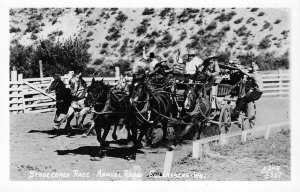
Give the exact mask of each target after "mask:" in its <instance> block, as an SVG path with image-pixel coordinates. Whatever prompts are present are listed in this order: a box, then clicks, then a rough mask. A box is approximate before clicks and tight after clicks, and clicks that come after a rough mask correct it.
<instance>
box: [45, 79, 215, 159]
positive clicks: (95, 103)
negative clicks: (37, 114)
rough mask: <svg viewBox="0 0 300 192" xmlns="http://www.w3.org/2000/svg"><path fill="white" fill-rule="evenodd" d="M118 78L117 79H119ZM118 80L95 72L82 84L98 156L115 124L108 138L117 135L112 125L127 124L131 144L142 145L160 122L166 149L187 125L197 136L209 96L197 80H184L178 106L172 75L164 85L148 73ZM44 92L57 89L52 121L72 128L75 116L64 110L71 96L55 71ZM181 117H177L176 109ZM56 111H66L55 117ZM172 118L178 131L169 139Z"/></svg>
mask: <svg viewBox="0 0 300 192" xmlns="http://www.w3.org/2000/svg"><path fill="white" fill-rule="evenodd" d="M120 82H121V83H120ZM120 82H119V83H118V84H117V85H114V86H112V85H109V84H107V83H106V82H104V81H103V80H100V81H96V80H95V79H94V78H93V79H92V82H91V84H90V86H89V87H88V89H87V96H86V98H85V101H84V103H85V105H86V107H89V108H90V109H91V110H90V111H91V112H92V114H93V117H92V124H91V126H90V128H88V130H87V132H86V134H88V133H89V132H90V131H91V129H92V128H94V129H95V131H96V134H97V140H98V142H99V143H100V150H99V157H102V156H103V155H104V149H105V148H106V147H107V146H108V144H107V142H106V138H107V136H108V134H109V133H110V130H111V126H114V129H113V132H112V138H113V139H114V140H117V139H118V138H117V131H119V130H121V129H122V128H124V127H125V128H126V129H127V134H128V140H130V141H132V142H133V144H134V146H133V147H134V149H139V148H141V147H143V144H142V140H143V139H144V137H145V139H146V143H147V144H148V145H149V146H153V147H154V146H155V145H156V144H153V143H152V141H153V130H154V129H156V128H157V127H161V128H162V130H163V131H162V132H163V135H162V140H161V142H162V143H163V142H165V141H168V142H169V143H171V144H170V145H169V150H174V149H175V147H176V145H178V144H179V143H180V142H181V141H182V140H183V139H184V137H185V135H186V134H187V133H188V132H190V131H191V130H196V132H197V133H198V137H199V136H200V134H201V131H202V129H203V127H204V124H205V122H206V121H207V119H206V116H207V114H208V113H209V111H210V102H209V99H208V98H207V97H206V96H205V95H206V94H205V86H204V85H201V84H190V85H186V88H185V91H184V94H183V96H184V99H183V105H182V107H181V108H182V109H181V110H179V108H178V103H177V101H176V99H175V98H176V97H177V95H176V94H177V91H176V83H175V81H166V82H165V83H164V85H163V86H160V87H157V86H156V85H155V84H153V83H151V77H149V76H148V75H146V74H143V75H142V77H141V78H134V79H133V80H132V82H131V83H128V82H127V81H125V80H124V79H121V81H120ZM47 91H48V92H51V91H55V93H56V100H57V101H56V107H57V110H56V114H55V118H54V121H55V123H56V125H58V126H57V127H60V125H61V124H62V123H63V122H64V121H67V123H66V127H65V130H66V131H67V132H71V131H72V128H71V126H70V122H71V120H72V118H73V116H74V113H72V114H71V115H70V114H69V115H66V114H68V111H69V108H70V105H71V102H72V96H71V91H70V89H69V88H66V85H65V84H64V82H63V81H62V80H61V78H60V77H59V76H58V75H55V76H54V80H53V81H52V83H51V85H50V87H49V88H48V90H47ZM179 113H180V114H181V118H178V114H179ZM60 114H65V115H66V117H65V118H63V119H62V120H58V117H59V116H60ZM170 123H175V124H177V125H180V126H181V127H182V129H180V131H179V133H178V131H177V133H176V134H175V138H173V139H171V140H170V138H169V137H168V136H167V135H168V133H167V132H168V125H169V124H170Z"/></svg>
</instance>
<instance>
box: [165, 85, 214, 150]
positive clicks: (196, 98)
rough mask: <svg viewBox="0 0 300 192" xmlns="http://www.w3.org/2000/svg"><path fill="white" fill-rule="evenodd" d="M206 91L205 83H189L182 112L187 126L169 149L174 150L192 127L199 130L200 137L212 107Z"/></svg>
mask: <svg viewBox="0 0 300 192" xmlns="http://www.w3.org/2000/svg"><path fill="white" fill-rule="evenodd" d="M205 92H206V91H205V85H204V84H192V85H188V87H187V89H186V90H185V92H184V104H183V109H182V114H181V116H182V118H183V120H184V122H186V124H185V128H184V130H183V131H181V133H180V134H178V135H176V137H175V139H174V141H173V144H172V145H171V146H170V147H169V151H172V150H174V149H175V148H176V146H177V145H178V144H179V143H180V142H181V141H182V140H183V139H184V137H185V136H186V135H187V133H189V132H190V131H191V130H192V129H194V130H197V133H198V136H197V137H198V139H199V138H200V134H201V132H202V130H203V128H204V126H205V123H206V121H207V116H208V115H209V113H210V109H211V104H210V101H209V98H208V97H206V93H205Z"/></svg>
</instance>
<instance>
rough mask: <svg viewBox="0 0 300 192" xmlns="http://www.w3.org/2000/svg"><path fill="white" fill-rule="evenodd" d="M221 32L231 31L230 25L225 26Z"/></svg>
mask: <svg viewBox="0 0 300 192" xmlns="http://www.w3.org/2000/svg"><path fill="white" fill-rule="evenodd" d="M221 30H222V31H229V30H230V26H229V25H224V26H223V27H222V29H221Z"/></svg>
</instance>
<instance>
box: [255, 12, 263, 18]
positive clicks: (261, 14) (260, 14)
mask: <svg viewBox="0 0 300 192" xmlns="http://www.w3.org/2000/svg"><path fill="white" fill-rule="evenodd" d="M264 15H265V12H260V13H259V14H258V15H257V16H259V17H261V16H264Z"/></svg>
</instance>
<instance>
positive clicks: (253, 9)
mask: <svg viewBox="0 0 300 192" xmlns="http://www.w3.org/2000/svg"><path fill="white" fill-rule="evenodd" d="M257 10H258V8H252V9H251V10H250V11H251V12H255V11H257Z"/></svg>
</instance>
